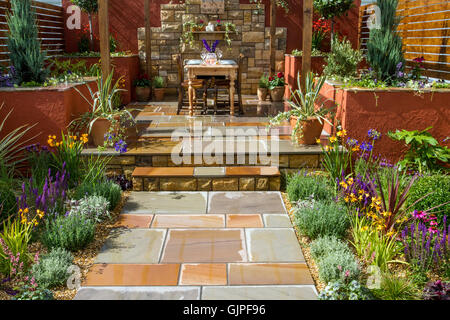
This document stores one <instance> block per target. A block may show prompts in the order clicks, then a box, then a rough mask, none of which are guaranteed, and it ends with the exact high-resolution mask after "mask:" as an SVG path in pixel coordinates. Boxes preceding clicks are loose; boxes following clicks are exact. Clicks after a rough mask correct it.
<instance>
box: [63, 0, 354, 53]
mask: <svg viewBox="0 0 450 320" xmlns="http://www.w3.org/2000/svg"><path fill="white" fill-rule="evenodd" d="M109 2H110V8H109V17H110V31H111V32H112V34H113V35H114V36H115V37H116V39H117V40H118V41H119V43H120V48H119V49H120V50H123V51H126V50H130V51H132V52H133V53H138V39H137V29H138V28H140V27H143V26H144V0H109ZM263 2H264V3H265V4H266V5H267V3H268V2H269V0H264V1H263ZM288 2H289V5H290V12H289V13H288V14H285V13H284V9H281V8H279V9H278V15H277V27H286V28H288V34H287V48H286V51H287V52H288V53H290V52H291V51H292V50H293V49H301V47H302V21H303V18H302V17H303V6H302V3H303V2H302V1H301V0H288ZM62 3H63V9H64V12H66V9H67V7H68V6H70V5H71V2H70V0H62ZM166 3H169V0H153V1H151V5H150V6H151V24H152V26H153V27H160V26H161V17H160V7H159V5H160V4H166ZM173 3H177V1H173ZM240 3H244V4H245V3H249V1H248V0H240ZM354 3H355V7H354V8H353V9H352V10H350V11H349V12H348V15H347V16H346V17H345V16H344V17H343V18H341V19H338V20H337V21H336V24H335V25H336V30H338V31H339V32H340V33H341V34H342V35H345V36H347V37H348V38H349V39H350V40H351V41H352V43H353V44H354V46H355V48H356V46H357V42H358V17H359V6H360V4H361V0H355V1H354ZM65 15H66V17H67V16H68V15H67V13H65ZM87 23H88V19H87V15H86V14H83V17H82V24H83V25H86V24H87ZM94 26H95V33H96V35H98V22H97V18H96V17H95V18H94ZM266 26H269V14H268V13H266ZM65 40H66V51H67V52H75V51H78V47H77V41H78V32H77V31H73V30H67V29H66V30H65Z"/></svg>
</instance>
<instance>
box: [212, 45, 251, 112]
mask: <svg viewBox="0 0 450 320" xmlns="http://www.w3.org/2000/svg"><path fill="white" fill-rule="evenodd" d="M244 58H245V57H244V55H243V54H242V53H241V54H240V55H239V58H238V61H237V64H238V70H237V77H236V80H235V83H234V88H235V93H237V95H238V100H237V101H234V107H235V109H236V107H237V108H238V114H243V105H242V94H241V85H242V64H243V61H244ZM211 81H212V83H211V86H212V87H213V88H214V114H217V110H218V108H219V107H221V109H222V110H225V111H229V110H230V106H231V96H230V80H229V79H216V78H213V79H212V80H211ZM219 90H226V91H227V92H228V100H219V97H218V93H219Z"/></svg>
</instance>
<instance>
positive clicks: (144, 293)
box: [74, 286, 200, 300]
mask: <svg viewBox="0 0 450 320" xmlns="http://www.w3.org/2000/svg"><path fill="white" fill-rule="evenodd" d="M198 299H200V287H162V286H161V287H82V288H80V290H78V292H77V294H76V296H75V298H74V300H198Z"/></svg>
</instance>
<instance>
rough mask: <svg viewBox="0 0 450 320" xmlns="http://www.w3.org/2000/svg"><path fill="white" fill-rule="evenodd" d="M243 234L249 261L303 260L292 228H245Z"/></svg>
mask: <svg viewBox="0 0 450 320" xmlns="http://www.w3.org/2000/svg"><path fill="white" fill-rule="evenodd" d="M245 234H246V239H247V250H248V258H249V261H250V262H305V259H304V257H303V254H302V250H301V248H300V245H299V243H298V239H297V237H296V235H295V232H294V230H293V229H290V228H264V229H246V230H245Z"/></svg>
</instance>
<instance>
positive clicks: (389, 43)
mask: <svg viewBox="0 0 450 320" xmlns="http://www.w3.org/2000/svg"><path fill="white" fill-rule="evenodd" d="M376 5H377V6H378V7H379V8H380V13H381V17H380V19H379V20H380V28H378V29H377V28H372V29H371V30H370V34H369V40H368V41H367V62H368V63H369V65H370V66H371V67H372V68H373V70H374V71H375V72H376V74H377V79H379V80H393V79H394V78H395V76H396V73H397V69H400V70H403V66H404V65H405V59H404V57H403V47H402V38H401V37H400V34H399V33H398V32H396V31H397V26H398V24H399V22H400V19H401V17H399V16H398V15H397V14H396V11H397V5H398V0H378V1H377V3H376ZM377 19H378V17H377ZM400 63H401V64H400ZM399 66H400V68H398V67H399Z"/></svg>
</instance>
